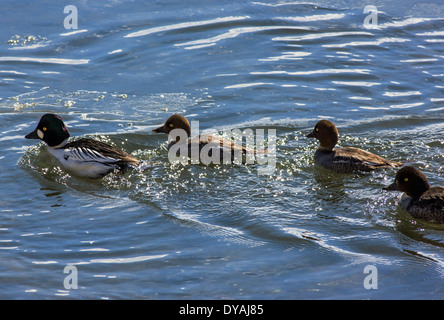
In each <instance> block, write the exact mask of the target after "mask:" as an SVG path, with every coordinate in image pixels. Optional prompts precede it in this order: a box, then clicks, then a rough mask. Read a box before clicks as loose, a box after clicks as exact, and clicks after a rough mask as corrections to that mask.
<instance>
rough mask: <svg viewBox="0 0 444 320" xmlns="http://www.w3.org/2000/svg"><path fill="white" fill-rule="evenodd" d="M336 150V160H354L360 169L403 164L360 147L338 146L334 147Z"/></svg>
mask: <svg viewBox="0 0 444 320" xmlns="http://www.w3.org/2000/svg"><path fill="white" fill-rule="evenodd" d="M334 151H335V161H346V162H352V163H353V164H354V165H355V166H357V167H358V168H357V169H358V170H362V171H372V170H375V169H378V168H387V167H399V166H401V165H402V163H401V162H396V161H390V160H387V159H384V158H382V157H380V156H378V155H376V154H374V153H371V152H368V151H365V150H362V149H358V148H353V147H346V148H337V149H334Z"/></svg>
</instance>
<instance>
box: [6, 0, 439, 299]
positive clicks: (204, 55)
mask: <svg viewBox="0 0 444 320" xmlns="http://www.w3.org/2000/svg"><path fill="white" fill-rule="evenodd" d="M72 4H73V5H76V6H77V8H78V17H79V20H78V29H75V30H74V29H70V30H66V29H65V28H64V27H63V20H64V18H65V17H66V16H67V15H66V14H64V13H63V7H64V5H61V4H58V3H57V4H56V3H55V2H52V1H44V2H39V3H34V2H31V1H26V2H24V3H22V4H21V5H20V6H19V5H17V3H16V2H14V1H4V2H3V6H4V8H5V9H4V10H3V12H4V19H2V20H1V22H0V26H1V30H2V31H1V33H0V41H1V43H2V45H1V46H0V120H1V121H0V150H1V154H0V167H1V171H0V181H1V185H2V186H3V187H2V188H1V191H0V258H1V259H0V297H1V298H4V299H54V298H56V299H58V298H60V299H62V298H80V299H369V298H370V299H443V298H444V286H443V278H444V229H443V227H442V226H438V225H431V224H426V223H423V222H421V221H417V220H414V219H413V218H412V217H410V216H409V215H407V214H406V213H404V212H402V211H401V210H399V209H398V208H397V206H396V204H397V196H398V195H397V194H396V193H388V192H383V191H382V190H381V188H382V187H383V186H385V185H387V184H389V183H391V181H392V179H393V177H394V175H395V173H396V170H395V169H388V170H382V171H377V172H374V173H370V174H347V175H339V174H335V173H331V172H328V171H326V170H324V169H322V168H318V167H315V166H314V163H313V154H314V151H315V150H316V148H317V142H316V141H314V140H310V139H307V138H305V135H306V134H307V133H308V132H310V130H312V128H313V126H314V124H315V123H316V121H317V120H319V119H322V118H326V119H330V120H331V121H333V122H335V123H336V124H337V126H338V128H339V132H340V145H341V146H355V147H362V148H364V149H367V150H369V151H372V152H375V153H378V154H380V155H382V156H384V157H387V158H389V159H392V160H396V161H404V162H407V163H410V164H412V165H414V166H416V167H418V168H420V169H421V170H422V171H423V172H424V173H425V174H426V175H427V177H428V178H429V181H430V183H431V184H432V185H443V183H444V166H443V165H444V156H443V147H444V140H443V133H444V122H443V119H444V117H443V116H444V104H443V102H444V82H443V77H444V72H443V71H442V70H444V69H443V59H444V50H443V42H444V20H443V19H444V10H443V9H444V6H443V5H442V4H440V3H439V2H438V1H436V2H430V3H426V4H425V3H423V4H417V3H415V2H408V1H407V2H405V1H404V2H402V4H403V5H402V10H401V9H399V8H400V2H397V1H392V2H389V1H386V2H384V1H380V2H377V3H375V5H376V6H377V7H378V10H380V13H379V14H378V27H377V28H374V29H368V28H365V27H364V26H363V20H364V18H365V17H366V14H363V8H364V7H365V4H361V3H359V2H356V1H352V2H348V1H336V2H330V1H329V2H326V1H315V2H313V3H306V2H299V1H292V2H280V1H249V2H242V3H238V2H234V1H222V2H221V1H203V2H202V1H199V2H192V3H187V4H184V3H183V2H175V1H166V2H165V1H161V2H155V1H152V2H147V3H143V2H132V1H94V2H89V1H88V2H81V3H72ZM17 21H20V23H18V22H17ZM46 112H53V113H57V114H59V115H60V116H62V118H63V119H64V120H65V122H66V124H67V126H68V127H69V129H70V132H71V134H72V135H73V136H76V137H77V136H79V137H80V136H84V137H94V138H96V139H99V140H101V141H105V142H108V143H111V144H113V145H115V146H117V147H119V148H122V149H124V150H125V151H127V152H130V153H132V154H133V155H135V156H137V157H139V158H141V159H143V160H147V161H151V162H154V163H156V164H157V165H156V166H155V167H153V168H152V169H151V170H149V171H147V172H144V173H141V172H127V173H125V174H123V175H109V176H106V177H105V178H103V179H100V180H90V179H82V178H77V177H75V176H72V175H70V174H69V173H68V172H65V171H64V170H63V169H61V168H60V167H59V165H58V163H57V162H56V161H55V160H53V159H51V158H50V156H49V154H48V153H47V152H46V150H45V147H44V146H43V144H41V143H37V142H36V141H33V140H26V139H24V135H25V134H27V133H28V132H30V131H31V130H33V129H34V127H35V125H36V123H37V121H38V119H39V118H40V116H41V115H42V114H43V113H46ZM173 113H181V114H184V115H186V116H187V117H188V118H189V119H190V120H195V121H199V125H200V129H201V130H202V131H208V130H217V131H221V132H222V131H223V130H227V129H242V130H243V129H247V128H251V129H253V130H256V129H264V130H270V129H275V130H276V134H277V166H276V171H275V172H274V173H273V174H272V175H269V176H264V175H258V172H257V169H258V166H257V165H251V166H244V165H228V166H227V165H220V166H217V165H212V166H203V165H172V164H170V163H169V162H168V155H167V150H166V145H167V136H166V135H165V136H164V135H160V134H155V133H153V132H152V131H151V130H152V129H153V128H155V127H157V126H159V125H160V124H162V123H163V122H164V121H165V119H166V118H168V116H169V115H171V114H173ZM67 265H74V266H76V268H77V270H78V289H71V290H69V289H66V288H65V287H64V279H65V277H66V276H67V274H64V273H63V270H64V268H65V267H66V266H67ZM368 265H373V266H375V267H376V268H377V270H378V289H376V290H374V289H373V290H367V289H365V287H364V279H365V277H366V276H367V274H365V273H364V268H365V267H366V266H368Z"/></svg>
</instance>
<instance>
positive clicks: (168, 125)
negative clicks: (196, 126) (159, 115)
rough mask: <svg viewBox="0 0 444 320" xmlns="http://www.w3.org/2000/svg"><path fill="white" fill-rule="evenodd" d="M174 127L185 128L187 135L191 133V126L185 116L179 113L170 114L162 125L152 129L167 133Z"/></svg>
mask: <svg viewBox="0 0 444 320" xmlns="http://www.w3.org/2000/svg"><path fill="white" fill-rule="evenodd" d="M174 129H182V130H185V132H186V133H187V135H188V136H190V135H191V126H190V123H189V122H188V120H187V118H185V117H184V116H182V115H180V114H173V115H172V116H170V117H169V118H168V119H167V121H166V122H165V123H164V125H163V126H160V127H159V128H156V129H153V131H154V132H163V133H166V134H169V133H170V132H171V131H172V130H174Z"/></svg>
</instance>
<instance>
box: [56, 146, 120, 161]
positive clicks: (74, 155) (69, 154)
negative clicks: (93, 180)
mask: <svg viewBox="0 0 444 320" xmlns="http://www.w3.org/2000/svg"><path fill="white" fill-rule="evenodd" d="M64 158H65V160H68V161H80V162H85V161H87V162H88V161H91V162H100V163H103V164H111V163H114V162H117V161H119V159H116V158H112V157H107V156H104V155H103V154H100V153H99V152H97V151H96V150H93V149H89V148H84V147H81V148H68V149H65V153H64Z"/></svg>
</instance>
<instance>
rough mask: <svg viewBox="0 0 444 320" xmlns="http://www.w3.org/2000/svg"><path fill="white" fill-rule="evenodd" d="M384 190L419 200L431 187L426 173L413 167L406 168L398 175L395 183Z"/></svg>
mask: <svg viewBox="0 0 444 320" xmlns="http://www.w3.org/2000/svg"><path fill="white" fill-rule="evenodd" d="M383 189H384V190H388V191H402V192H405V193H406V194H407V195H408V196H409V197H414V198H417V197H420V196H421V195H422V194H423V193H424V192H426V191H427V190H429V189H430V185H429V182H428V181H427V178H426V176H425V175H424V173H422V172H421V171H419V170H418V169H416V168H414V167H412V166H405V167H402V168H401V169H400V170H399V171H398V172H397V173H396V177H395V181H394V182H393V183H392V184H391V185H389V186H387V187H384V188H383Z"/></svg>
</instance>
